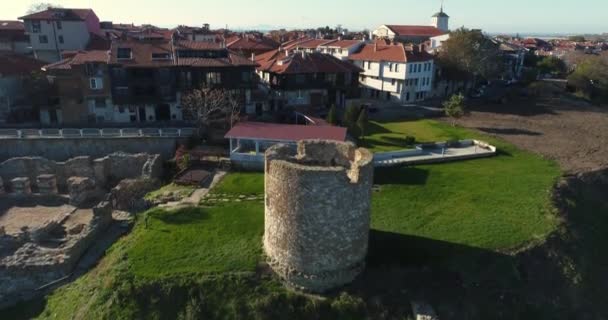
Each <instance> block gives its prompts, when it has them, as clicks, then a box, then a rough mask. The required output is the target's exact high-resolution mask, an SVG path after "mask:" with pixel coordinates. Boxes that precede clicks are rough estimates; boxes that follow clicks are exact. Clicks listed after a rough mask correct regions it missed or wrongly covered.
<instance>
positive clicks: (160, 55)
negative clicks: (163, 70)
mask: <svg viewBox="0 0 608 320" xmlns="http://www.w3.org/2000/svg"><path fill="white" fill-rule="evenodd" d="M169 59H171V55H170V54H169V53H152V60H169Z"/></svg>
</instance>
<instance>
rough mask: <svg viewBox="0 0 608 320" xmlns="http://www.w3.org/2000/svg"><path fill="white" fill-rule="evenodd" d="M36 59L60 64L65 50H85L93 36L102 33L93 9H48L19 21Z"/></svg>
mask: <svg viewBox="0 0 608 320" xmlns="http://www.w3.org/2000/svg"><path fill="white" fill-rule="evenodd" d="M19 19H21V20H23V22H24V24H25V30H26V33H27V34H28V35H29V37H30V43H31V46H32V49H33V51H34V56H35V57H36V58H37V59H40V60H43V61H47V62H57V61H59V60H61V59H62V57H61V52H62V51H64V50H84V49H86V47H87V45H88V44H89V41H90V39H91V33H96V34H99V33H100V26H99V18H98V17H97V15H96V14H95V12H94V11H93V10H91V9H63V8H48V9H47V10H44V11H41V12H36V13H33V14H29V15H26V16H23V17H21V18H19Z"/></svg>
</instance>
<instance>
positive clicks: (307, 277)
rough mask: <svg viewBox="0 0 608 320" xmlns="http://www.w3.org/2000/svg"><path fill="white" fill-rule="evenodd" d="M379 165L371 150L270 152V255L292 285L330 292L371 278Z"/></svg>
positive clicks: (335, 146)
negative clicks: (368, 262) (362, 276)
mask: <svg viewBox="0 0 608 320" xmlns="http://www.w3.org/2000/svg"><path fill="white" fill-rule="evenodd" d="M372 160H373V155H372V154H371V153H370V152H369V151H368V150H366V149H357V148H356V147H355V146H354V145H352V144H348V143H340V142H328V141H302V142H300V143H299V144H298V146H297V149H296V148H295V147H294V146H289V145H277V146H274V147H272V148H270V149H268V150H267V152H266V164H265V171H266V175H265V180H266V212H265V232H264V250H265V252H266V255H267V256H268V262H269V264H270V266H271V268H272V269H273V270H274V271H275V272H276V273H277V274H278V275H279V276H280V277H281V278H283V279H284V280H285V281H286V282H287V284H288V285H290V286H292V287H295V288H297V289H301V290H305V291H312V292H323V291H327V290H329V289H332V288H336V287H339V286H342V285H344V284H347V283H349V282H351V281H352V280H353V279H354V278H355V277H356V276H357V275H358V274H359V273H360V272H361V271H362V270H363V268H364V265H365V257H366V255H367V247H368V238H369V224H370V202H371V192H372V184H373V161H372Z"/></svg>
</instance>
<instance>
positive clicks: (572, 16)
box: [0, 0, 608, 34]
mask: <svg viewBox="0 0 608 320" xmlns="http://www.w3.org/2000/svg"><path fill="white" fill-rule="evenodd" d="M0 2H1V4H0V20H11V19H16V18H18V17H20V16H22V15H24V14H25V12H26V11H27V9H28V7H29V6H30V5H31V4H32V3H37V2H41V1H35V0H16V1H15V0H0ZM42 2H48V3H52V4H60V5H61V6H63V7H66V8H92V9H93V10H95V12H96V13H97V15H98V16H99V18H100V19H101V20H102V21H113V22H121V23H131V22H132V23H135V24H143V23H147V24H153V25H157V26H160V27H173V26H175V25H178V24H186V25H192V26H200V25H202V24H203V23H209V24H211V26H212V27H213V28H220V27H225V26H226V25H228V27H229V28H231V29H244V28H257V29H268V28H276V27H285V28H288V29H289V28H303V27H319V26H326V25H328V26H331V27H335V26H336V25H338V24H341V25H343V26H344V27H346V28H349V29H351V30H362V29H374V28H376V27H378V26H380V25H382V24H409V25H416V24H419V25H426V24H429V22H430V16H431V15H433V14H434V13H435V12H437V11H439V8H440V6H441V0H298V1H295V0H169V1H167V0H137V1H135V0H43V1H42ZM445 12H446V13H447V14H449V15H450V17H451V19H450V28H452V29H454V28H457V27H461V26H465V27H467V28H478V29H482V30H484V31H485V32H489V33H513V34H514V33H522V34H526V33H528V34H530V33H543V34H580V33H604V32H608V19H607V18H606V12H608V1H607V0H577V1H572V0H445Z"/></svg>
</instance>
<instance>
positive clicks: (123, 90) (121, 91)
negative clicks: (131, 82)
mask: <svg viewBox="0 0 608 320" xmlns="http://www.w3.org/2000/svg"><path fill="white" fill-rule="evenodd" d="M115 92H116V95H117V96H123V97H124V96H128V95H129V87H116V89H115Z"/></svg>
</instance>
